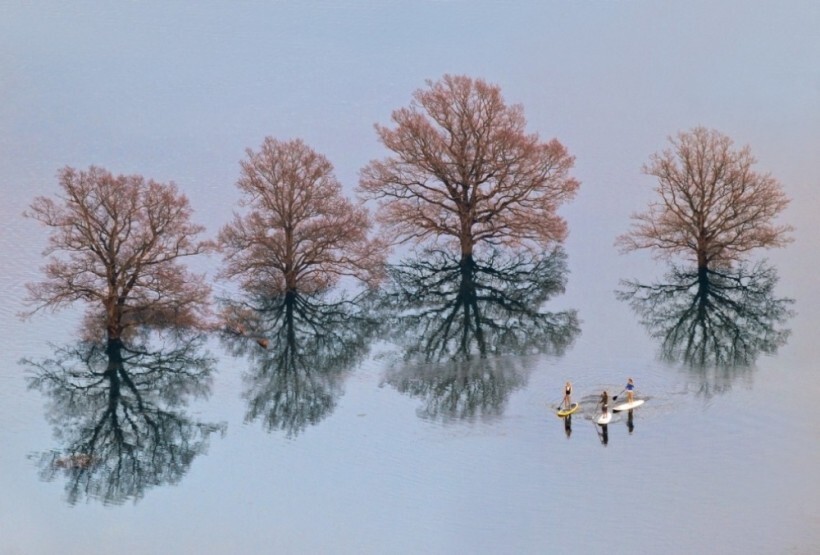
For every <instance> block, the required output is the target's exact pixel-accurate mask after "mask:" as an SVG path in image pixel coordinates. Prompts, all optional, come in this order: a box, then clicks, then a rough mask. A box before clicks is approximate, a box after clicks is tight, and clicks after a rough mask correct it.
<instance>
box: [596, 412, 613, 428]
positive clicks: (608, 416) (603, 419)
mask: <svg viewBox="0 0 820 555" xmlns="http://www.w3.org/2000/svg"><path fill="white" fill-rule="evenodd" d="M610 420H612V413H611V412H607V413H604V414H599V415H598V417H597V418H596V419H595V422H596V423H597V424H601V425H603V424H609V421H610Z"/></svg>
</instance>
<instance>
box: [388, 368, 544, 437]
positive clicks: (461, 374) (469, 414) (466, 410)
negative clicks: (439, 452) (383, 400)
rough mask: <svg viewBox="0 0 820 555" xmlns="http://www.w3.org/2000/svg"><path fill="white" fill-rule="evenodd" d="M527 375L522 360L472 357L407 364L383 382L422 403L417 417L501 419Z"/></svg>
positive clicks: (391, 373)
mask: <svg viewBox="0 0 820 555" xmlns="http://www.w3.org/2000/svg"><path fill="white" fill-rule="evenodd" d="M527 374H528V369H527V368H526V366H525V359H521V358H512V357H492V358H478V357H474V358H467V359H461V360H455V361H449V362H448V363H432V364H423V363H410V364H406V365H404V366H399V367H396V368H395V369H394V370H392V371H390V372H388V374H387V380H386V381H387V383H389V384H390V385H391V386H393V387H395V388H396V389H397V390H398V391H399V392H401V393H404V394H406V395H410V396H411V397H417V398H420V399H422V400H423V401H424V407H423V408H422V409H420V410H419V416H421V417H423V418H429V419H432V420H443V421H448V420H457V419H471V418H475V417H482V418H492V417H496V416H500V415H501V414H502V413H503V412H504V407H505V405H506V402H507V399H508V398H509V396H510V393H512V392H513V391H515V390H516V389H518V388H520V387H522V386H524V385H525V384H526V381H527Z"/></svg>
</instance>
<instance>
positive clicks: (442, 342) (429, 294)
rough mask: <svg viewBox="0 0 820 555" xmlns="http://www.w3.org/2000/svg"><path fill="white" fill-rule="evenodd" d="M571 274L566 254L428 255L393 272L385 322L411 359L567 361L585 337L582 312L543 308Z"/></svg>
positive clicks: (435, 252) (384, 302) (385, 300)
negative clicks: (553, 357)
mask: <svg viewBox="0 0 820 555" xmlns="http://www.w3.org/2000/svg"><path fill="white" fill-rule="evenodd" d="M566 275H567V268H566V254H565V253H564V252H563V250H561V249H559V248H556V249H554V250H553V251H552V252H550V253H548V254H546V255H540V256H534V255H529V254H524V253H519V254H516V255H514V256H502V255H501V254H499V252H498V251H493V252H492V253H491V254H490V256H489V257H487V258H486V259H484V260H480V259H473V258H467V259H466V260H464V261H459V260H458V259H454V258H452V257H451V256H450V255H448V254H447V253H445V252H444V251H440V250H429V251H427V252H426V253H425V256H424V257H423V258H422V259H418V260H414V261H412V262H409V263H405V264H402V265H399V266H395V267H393V268H391V269H390V278H391V281H390V285H389V286H388V287H387V290H386V293H385V294H384V297H383V300H382V309H383V314H384V321H385V323H386V324H387V327H388V329H389V335H390V336H391V338H392V339H393V340H394V341H395V342H396V343H397V344H399V345H401V346H402V348H403V351H404V355H405V358H406V359H408V360H424V361H427V362H430V361H436V360H442V359H463V358H467V357H470V356H471V355H478V356H480V357H486V356H488V355H490V354H495V355H500V354H531V353H536V352H547V353H551V354H558V355H560V354H563V353H564V352H565V350H566V349H567V347H568V346H569V345H571V344H572V342H573V340H574V339H575V337H576V336H577V334H578V332H579V331H580V330H579V324H578V317H577V314H576V312H575V311H574V310H568V311H563V312H542V311H541V310H540V309H541V306H542V305H543V304H544V303H545V302H546V301H547V300H548V299H549V298H551V297H552V296H554V295H556V294H558V293H562V292H563V291H564V286H565V284H566Z"/></svg>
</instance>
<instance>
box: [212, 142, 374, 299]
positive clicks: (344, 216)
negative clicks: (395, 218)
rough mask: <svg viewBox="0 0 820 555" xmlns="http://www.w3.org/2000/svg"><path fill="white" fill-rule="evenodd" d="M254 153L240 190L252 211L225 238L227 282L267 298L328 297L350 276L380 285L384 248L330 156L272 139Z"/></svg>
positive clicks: (228, 228)
mask: <svg viewBox="0 0 820 555" xmlns="http://www.w3.org/2000/svg"><path fill="white" fill-rule="evenodd" d="M247 155H248V157H247V159H246V160H244V161H243V162H242V174H241V177H240V178H239V180H238V181H237V187H238V188H239V189H240V190H241V191H242V193H243V199H242V201H241V206H243V207H247V208H249V211H248V212H247V213H246V214H244V215H239V214H237V215H235V216H234V219H233V222H231V223H230V224H228V225H226V226H225V227H224V228H223V229H222V231H221V232H220V234H219V244H220V248H221V250H222V252H223V254H224V257H225V266H224V268H223V270H222V271H221V273H220V276H221V277H223V278H226V279H235V278H236V279H239V280H240V285H241V287H242V289H243V290H244V291H245V292H246V293H248V294H251V295H253V296H259V295H261V296H263V297H275V296H279V295H283V294H285V293H286V292H297V291H298V292H300V293H303V294H314V293H321V292H324V291H326V290H328V289H329V288H331V287H332V286H333V285H335V284H336V283H337V282H338V281H339V279H341V277H343V276H353V277H356V278H358V279H360V280H363V281H365V282H367V283H376V282H378V280H380V279H381V275H382V272H383V263H384V256H385V247H384V245H382V243H380V242H379V241H376V240H370V239H368V232H369V230H370V228H371V222H370V218H369V216H368V213H367V211H366V209H365V208H364V207H357V206H354V205H353V204H352V203H351V202H350V201H349V200H347V199H346V198H345V197H344V196H343V195H342V191H341V184H340V183H339V182H338V181H337V179H336V177H335V176H334V175H333V166H332V165H331V163H330V162H329V161H328V160H327V158H325V157H324V156H322V155H321V154H318V153H316V152H315V151H314V150H313V149H311V148H310V147H308V146H307V145H306V144H305V143H304V142H302V141H301V140H293V141H288V142H280V141H277V140H275V139H272V138H270V137H267V138H266V139H265V140H264V142H263V143H262V147H261V149H260V150H259V152H253V151H251V150H250V149H248V150H247Z"/></svg>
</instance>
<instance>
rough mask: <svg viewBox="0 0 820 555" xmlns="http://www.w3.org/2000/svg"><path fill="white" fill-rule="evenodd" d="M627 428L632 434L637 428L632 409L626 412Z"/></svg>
mask: <svg viewBox="0 0 820 555" xmlns="http://www.w3.org/2000/svg"><path fill="white" fill-rule="evenodd" d="M626 429H627V430H629V433H630V434H631V433H632V432H633V431H634V430H635V423H634V422H633V421H632V411H631V410H630V411H629V412H627V413H626Z"/></svg>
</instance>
